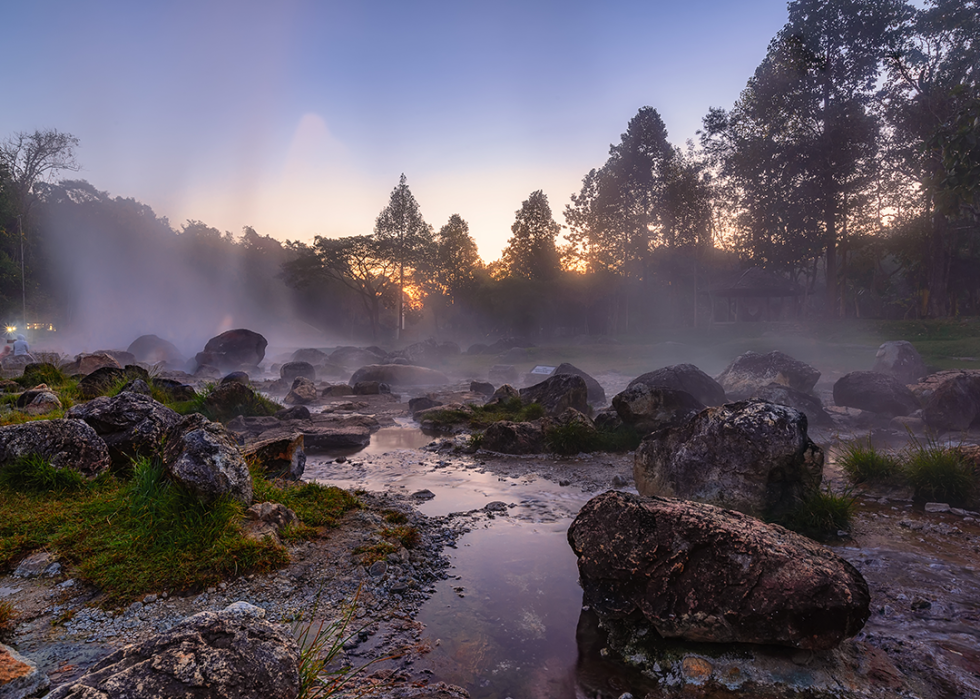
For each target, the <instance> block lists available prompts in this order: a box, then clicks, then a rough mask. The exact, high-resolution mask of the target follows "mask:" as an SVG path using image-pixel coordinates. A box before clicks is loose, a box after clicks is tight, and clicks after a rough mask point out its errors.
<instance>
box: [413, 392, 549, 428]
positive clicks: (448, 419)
mask: <svg viewBox="0 0 980 699" xmlns="http://www.w3.org/2000/svg"><path fill="white" fill-rule="evenodd" d="M544 415H545V410H544V407H543V406H542V405H541V404H540V403H529V404H527V405H525V404H524V402H523V401H521V399H520V398H518V397H516V396H515V397H513V398H509V399H507V400H505V401H501V402H499V403H492V404H488V405H472V406H469V407H468V409H466V410H458V409H446V410H434V411H431V412H428V413H426V415H425V419H426V420H427V421H431V422H432V423H433V425H434V426H436V427H451V426H453V425H459V424H465V425H468V426H469V427H472V428H475V429H483V428H486V427H489V426H490V425H492V424H493V423H495V422H500V421H501V420H508V421H510V422H530V421H532V420H537V419H538V418H541V417H544Z"/></svg>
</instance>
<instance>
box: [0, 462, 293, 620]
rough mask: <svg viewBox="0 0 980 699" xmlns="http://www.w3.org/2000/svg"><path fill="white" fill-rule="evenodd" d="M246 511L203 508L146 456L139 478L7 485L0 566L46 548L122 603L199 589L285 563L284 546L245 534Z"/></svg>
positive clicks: (0, 490) (2, 494)
mask: <svg viewBox="0 0 980 699" xmlns="http://www.w3.org/2000/svg"><path fill="white" fill-rule="evenodd" d="M241 516H242V507H241V505H240V504H239V503H236V502H233V501H230V500H223V501H219V502H216V503H213V504H211V505H202V504H201V503H199V502H198V501H197V500H196V499H195V498H193V497H192V496H190V495H189V494H187V493H186V492H184V491H183V490H182V489H180V488H179V487H178V486H176V485H175V484H173V483H171V482H169V481H167V480H165V479H164V478H163V469H162V467H161V466H160V465H159V464H158V463H156V462H154V461H151V460H148V459H141V460H139V461H137V462H136V464H135V465H134V472H133V477H132V479H131V480H130V481H123V480H120V479H118V478H116V477H114V476H103V477H100V478H98V479H96V480H94V481H91V482H88V483H86V484H84V486H83V487H81V488H80V489H77V490H74V491H60V492H59V491H47V492H36V491H31V490H18V489H16V488H14V487H12V486H11V485H10V484H3V485H0V569H2V568H7V567H10V566H12V565H13V564H14V563H15V562H16V561H17V560H19V559H20V558H22V557H23V556H25V555H27V554H28V553H30V552H32V551H34V550H36V549H40V548H47V549H49V550H52V551H54V552H56V553H57V554H58V555H59V557H61V558H62V560H64V561H66V562H68V563H73V564H76V565H77V575H78V577H81V578H83V579H86V580H89V581H90V582H92V583H93V584H94V585H96V586H97V587H98V588H100V589H101V590H102V591H103V592H104V593H105V595H106V601H107V602H108V603H119V604H122V603H125V602H128V601H131V600H133V599H136V598H138V597H140V596H142V595H144V594H146V593H148V592H151V591H163V590H175V591H180V590H189V589H199V588H201V587H206V586H208V585H212V584H215V583H217V582H219V581H221V580H222V579H224V578H226V577H229V576H232V575H235V574H241V573H244V572H249V571H251V572H264V571H268V570H272V569H275V568H278V567H281V566H283V565H285V564H286V563H287V562H288V555H287V553H286V551H285V550H284V549H283V548H282V547H280V546H277V545H275V544H273V543H271V542H269V541H263V542H256V541H252V540H249V539H246V538H244V537H243V536H242V533H241V530H240V527H239V522H240V520H241Z"/></svg>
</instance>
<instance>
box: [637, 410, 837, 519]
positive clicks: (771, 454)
mask: <svg viewBox="0 0 980 699" xmlns="http://www.w3.org/2000/svg"><path fill="white" fill-rule="evenodd" d="M823 460H824V458H823V451H822V450H821V449H820V447H818V446H817V445H816V444H814V443H813V442H812V441H811V440H810V438H809V437H808V436H807V421H806V416H805V415H803V414H802V413H800V412H798V411H796V410H793V409H792V408H788V407H786V406H784V405H776V404H774V403H769V402H766V401H743V402H739V403H729V404H726V405H723V406H721V407H718V408H707V409H705V410H702V411H701V412H700V413H698V414H697V415H695V416H694V417H693V418H692V419H691V420H690V421H689V422H687V423H685V424H683V425H681V426H679V427H670V428H666V429H663V430H660V431H658V432H654V433H653V434H651V435H649V436H647V437H646V438H645V439H644V440H643V442H642V443H641V444H640V446H639V448H638V449H637V450H636V455H635V457H634V462H633V477H634V479H635V481H636V489H637V491H638V492H639V493H640V494H641V495H669V496H672V497H679V498H684V499H687V500H697V501H699V502H707V503H710V504H712V505H717V506H719V507H727V508H729V509H732V510H738V511H739V512H744V513H745V514H748V515H752V516H753V517H759V518H764V517H774V518H775V517H779V516H781V515H783V514H785V513H786V512H787V511H789V510H790V509H792V508H793V506H794V505H795V504H796V502H797V501H798V500H800V499H802V498H804V497H806V496H808V495H813V494H816V493H817V492H818V490H819V488H820V481H821V479H822V477H823Z"/></svg>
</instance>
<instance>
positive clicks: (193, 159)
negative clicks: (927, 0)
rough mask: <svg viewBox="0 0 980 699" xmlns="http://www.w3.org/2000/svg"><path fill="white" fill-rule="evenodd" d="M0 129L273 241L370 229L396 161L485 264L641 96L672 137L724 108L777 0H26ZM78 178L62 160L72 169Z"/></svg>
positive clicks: (779, 21)
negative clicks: (53, 144) (56, 133)
mask: <svg viewBox="0 0 980 699" xmlns="http://www.w3.org/2000/svg"><path fill="white" fill-rule="evenodd" d="M0 17H2V26H3V42H4V49H5V50H4V54H5V55H4V60H3V61H2V62H0V85H2V87H3V107H2V109H0V138H6V137H8V136H10V135H11V134H13V133H15V132H19V131H32V130H34V129H37V128H55V129H58V130H60V131H67V132H70V133H72V134H74V135H76V136H78V137H79V138H80V139H81V147H80V149H79V151H78V159H79V161H80V163H81V164H82V166H83V170H82V171H81V172H80V173H78V175H77V177H80V178H83V179H86V180H88V181H89V182H91V183H92V184H93V185H94V186H95V187H97V188H98V189H102V190H106V191H108V192H109V193H110V194H113V195H118V196H124V197H133V198H135V199H137V200H139V201H142V202H144V203H146V204H149V205H150V206H152V207H153V209H154V210H155V211H156V212H157V213H158V214H159V215H163V216H167V217H169V218H170V221H171V223H172V224H173V225H174V226H175V227H179V226H180V225H181V224H182V223H183V222H185V221H186V220H188V219H197V220H201V221H204V222H205V223H207V224H209V225H212V226H214V227H216V228H219V229H221V230H229V231H233V232H234V233H236V234H238V233H241V229H242V227H243V226H245V225H251V226H254V227H255V228H256V230H258V232H259V233H262V234H265V235H272V236H274V237H276V238H280V239H286V238H290V239H294V240H295V239H299V240H309V239H311V238H312V237H313V235H314V234H321V235H328V236H340V235H354V234H362V233H370V232H371V229H372V228H373V225H374V219H375V217H376V216H377V214H378V212H379V211H380V210H381V209H382V207H384V206H385V205H386V204H387V202H388V198H389V195H390V193H391V190H392V189H393V188H394V186H395V185H396V184H397V183H398V177H399V175H400V174H401V173H403V172H404V173H405V175H406V176H407V177H408V184H409V186H410V187H411V189H412V192H413V193H414V194H415V197H416V199H417V200H418V202H419V204H420V206H421V208H422V213H423V215H424V216H425V218H426V220H427V221H428V222H429V223H431V224H432V225H433V226H435V228H436V229H438V228H439V227H441V226H442V225H443V224H445V223H446V221H447V220H448V218H449V216H450V215H451V214H453V213H458V214H460V215H461V216H462V217H463V218H464V219H466V220H467V221H468V222H469V224H470V231H471V233H472V234H473V236H474V237H475V238H476V240H477V243H478V244H479V247H480V253H481V255H482V256H483V257H484V259H486V260H492V259H496V258H497V257H498V256H499V255H500V251H501V249H502V248H503V247H504V245H505V244H506V241H507V238H508V237H509V236H510V225H511V223H513V220H514V212H515V211H516V210H517V209H518V208H519V207H520V205H521V202H522V201H523V200H524V199H525V198H527V196H528V194H530V193H531V192H532V191H534V190H536V189H542V190H544V192H545V193H546V194H547V195H548V198H549V200H550V202H551V206H552V210H553V212H554V214H555V218H556V220H558V222H559V223H563V222H564V218H563V217H562V215H561V214H562V211H563V210H564V207H565V204H566V203H568V201H569V196H570V195H571V194H572V193H573V192H575V191H577V190H578V188H579V186H580V184H581V179H582V177H583V176H584V175H585V173H586V172H588V170H589V169H590V168H593V167H598V166H600V165H602V163H603V162H604V161H605V159H606V156H607V153H608V148H609V145H610V144H611V143H613V142H616V141H618V140H619V135H620V134H621V133H622V132H623V130H624V129H625V127H626V124H627V122H628V121H629V119H630V118H631V117H632V116H633V115H634V114H635V113H636V111H637V110H638V109H639V108H640V107H642V106H645V105H650V106H652V107H654V108H656V109H657V110H658V111H659V112H660V114H661V116H662V117H663V119H664V121H665V123H666V125H667V129H668V131H669V134H670V138H671V140H672V141H673V142H675V143H677V144H679V145H682V144H683V143H684V141H685V140H687V139H689V138H694V137H695V131H696V130H697V129H698V128H699V126H700V120H701V117H702V116H703V115H704V114H705V113H706V112H707V110H708V107H709V106H719V107H726V108H728V107H731V105H732V103H733V102H734V100H735V99H736V98H737V97H738V94H739V92H740V91H741V90H742V88H743V87H744V86H745V83H746V80H747V79H748V78H749V77H750V76H751V75H752V72H753V71H754V69H755V67H756V66H757V65H758V64H759V62H760V61H761V60H762V58H763V56H764V55H765V52H766V47H767V45H768V43H769V41H770V39H771V38H772V37H773V36H774V35H775V34H776V32H777V31H778V30H779V29H780V28H781V27H782V25H783V24H784V23H785V20H786V2H785V0H747V1H745V2H731V1H729V2H723V1H720V0H688V1H687V2H678V1H676V0H674V1H670V2H667V1H661V0H647V1H645V2H627V1H616V0H606V1H604V2H599V1H598V0H596V1H594V2H575V1H574V0H564V1H561V2H550V1H548V2H535V1H534V0H524V1H522V2H512V1H511V0H495V1H494V2H486V1H484V2H467V1H466V0H455V1H431V2H430V1H425V0H411V1H405V0H402V1H401V2H389V1H387V0H385V1H382V0H360V1H348V2H331V1H327V0H321V1H316V0H307V1H302V0H281V1H272V0H270V1H268V2H250V1H248V0H193V1H192V2H185V1H184V0H169V1H166V2H148V1H143V0H140V1H138V2H134V1H132V0H127V1H121V0H102V1H100V0H86V1H85V2H78V1H77V0H31V2H17V3H15V2H6V3H5V6H4V7H3V9H2V10H0ZM68 176H72V175H70V174H69V175H68Z"/></svg>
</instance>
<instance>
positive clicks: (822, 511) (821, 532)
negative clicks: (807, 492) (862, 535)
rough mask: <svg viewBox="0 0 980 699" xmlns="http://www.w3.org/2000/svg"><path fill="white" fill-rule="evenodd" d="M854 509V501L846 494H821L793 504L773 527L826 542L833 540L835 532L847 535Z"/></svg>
mask: <svg viewBox="0 0 980 699" xmlns="http://www.w3.org/2000/svg"><path fill="white" fill-rule="evenodd" d="M854 508H855V498H854V497H853V496H852V495H851V492H850V491H849V490H848V491H845V492H843V493H841V494H839V495H838V494H836V493H832V492H830V491H829V490H822V491H820V492H818V493H816V494H814V495H811V496H810V497H807V498H804V499H802V500H800V501H799V502H797V503H796V507H794V508H793V509H792V510H791V511H790V512H788V513H787V514H786V515H784V516H783V517H781V518H780V519H778V520H776V524H781V525H783V526H784V527H786V528H787V529H790V530H792V531H794V532H796V533H798V534H802V535H804V536H808V537H810V538H811V539H815V540H817V541H828V540H831V539H834V538H836V537H837V532H838V531H850V528H851V519H852V518H853V516H854Z"/></svg>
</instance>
